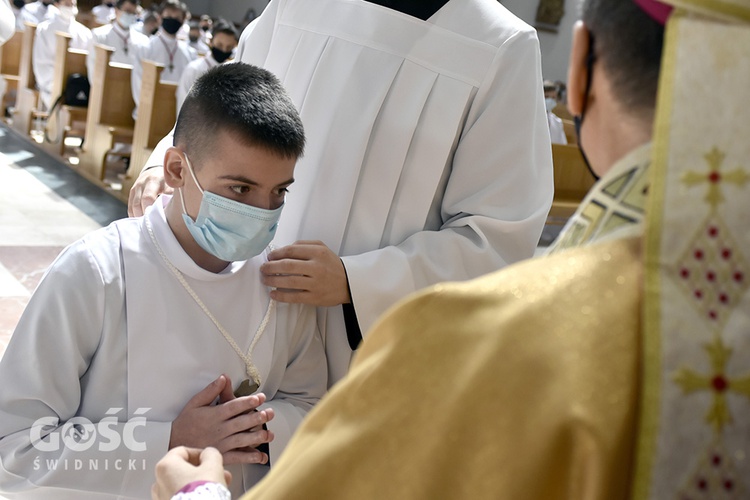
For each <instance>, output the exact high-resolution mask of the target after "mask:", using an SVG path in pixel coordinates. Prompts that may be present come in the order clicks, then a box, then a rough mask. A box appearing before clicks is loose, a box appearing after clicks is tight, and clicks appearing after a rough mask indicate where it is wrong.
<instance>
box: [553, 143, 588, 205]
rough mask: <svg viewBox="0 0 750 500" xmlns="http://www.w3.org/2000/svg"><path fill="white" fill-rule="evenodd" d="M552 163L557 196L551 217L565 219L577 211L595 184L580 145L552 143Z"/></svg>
mask: <svg viewBox="0 0 750 500" xmlns="http://www.w3.org/2000/svg"><path fill="white" fill-rule="evenodd" d="M552 163H553V166H554V177H555V197H554V199H553V201H552V209H551V210H550V218H551V219H552V218H555V219H556V218H560V219H564V218H567V217H570V216H571V215H572V214H573V212H575V210H576V208H578V205H579V204H580V203H581V201H582V200H583V198H584V197H585V196H586V193H588V191H589V189H591V187H592V186H593V185H594V183H595V182H596V180H595V179H594V176H593V175H591V172H589V170H588V168H586V163H585V162H584V161H583V156H582V155H581V151H580V150H579V149H578V146H576V145H571V144H553V145H552Z"/></svg>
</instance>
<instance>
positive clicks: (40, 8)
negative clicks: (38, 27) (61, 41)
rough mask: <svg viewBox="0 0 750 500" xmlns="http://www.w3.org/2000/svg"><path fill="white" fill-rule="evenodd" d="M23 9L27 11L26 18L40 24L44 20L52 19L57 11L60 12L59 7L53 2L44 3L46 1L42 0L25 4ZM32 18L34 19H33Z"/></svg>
mask: <svg viewBox="0 0 750 500" xmlns="http://www.w3.org/2000/svg"><path fill="white" fill-rule="evenodd" d="M22 10H24V11H25V13H24V14H25V16H24V17H25V20H28V21H30V22H33V23H34V24H39V23H41V22H42V21H46V20H47V19H51V18H52V16H53V15H54V14H55V13H56V12H58V10H57V7H55V6H54V5H53V4H51V3H50V4H49V5H44V2H42V1H40V0H37V1H36V2H31V3H27V4H26V5H24V6H23V9H22ZM32 19H33V21H31V20H32Z"/></svg>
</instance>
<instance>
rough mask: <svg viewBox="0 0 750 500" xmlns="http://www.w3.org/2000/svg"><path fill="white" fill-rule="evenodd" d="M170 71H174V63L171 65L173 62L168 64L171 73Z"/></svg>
mask: <svg viewBox="0 0 750 500" xmlns="http://www.w3.org/2000/svg"><path fill="white" fill-rule="evenodd" d="M172 71H174V65H173V64H170V65H169V72H170V73H171V72H172Z"/></svg>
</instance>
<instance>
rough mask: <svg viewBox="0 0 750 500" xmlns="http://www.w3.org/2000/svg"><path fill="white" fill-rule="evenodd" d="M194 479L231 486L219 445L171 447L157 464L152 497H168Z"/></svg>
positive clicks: (161, 499)
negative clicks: (215, 446)
mask: <svg viewBox="0 0 750 500" xmlns="http://www.w3.org/2000/svg"><path fill="white" fill-rule="evenodd" d="M193 481H210V482H212V483H219V484H223V485H224V486H229V483H230V482H231V481H232V474H231V473H230V472H229V471H226V470H224V467H223V465H222V459H221V453H219V452H218V450H216V448H206V449H205V450H200V449H197V448H185V447H184V446H178V447H177V448H174V449H172V450H170V451H169V452H168V453H167V454H166V455H165V456H164V458H162V459H161V460H159V463H157V464H156V483H154V485H153V486H151V498H152V500H169V499H170V498H172V497H173V496H174V495H175V493H177V492H178V491H180V490H181V489H182V488H184V487H185V486H186V485H188V484H190V483H192V482H193Z"/></svg>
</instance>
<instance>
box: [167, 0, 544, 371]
mask: <svg viewBox="0 0 750 500" xmlns="http://www.w3.org/2000/svg"><path fill="white" fill-rule="evenodd" d="M237 59H238V60H241V61H243V62H246V63H250V64H255V65H258V66H261V67H264V68H266V69H268V70H270V71H272V72H273V73H274V74H276V75H277V76H278V77H279V78H280V79H281V81H282V82H283V84H284V85H285V87H286V88H287V90H288V92H289V94H290V95H291V97H292V99H293V101H294V103H295V104H296V105H297V108H298V110H299V111H300V114H301V117H302V121H303V123H304V125H305V133H306V136H307V147H306V151H305V156H304V157H303V158H302V159H301V160H300V162H299V163H298V165H297V168H296V171H295V178H296V179H297V181H296V182H295V183H294V185H293V186H292V188H291V190H290V191H291V192H290V194H289V196H288V197H287V201H286V206H285V208H284V213H283V214H282V217H281V221H280V224H279V229H278V233H277V237H276V240H275V242H274V244H275V245H276V246H277V247H279V246H282V245H286V244H290V243H293V242H294V241H296V240H302V239H314V240H321V241H323V242H324V243H325V244H326V245H328V246H329V247H330V248H331V249H332V250H333V251H334V252H336V253H338V254H339V255H341V256H342V259H343V262H344V265H345V267H346V272H347V276H348V279H349V284H350V289H351V294H352V300H353V303H354V306H355V309H356V312H357V318H358V321H359V324H360V327H361V329H362V331H363V332H366V330H368V329H369V328H370V327H371V326H372V325H373V323H374V322H375V321H376V319H377V318H378V316H380V315H381V314H382V313H383V312H384V311H385V310H386V309H387V308H388V307H390V306H391V305H393V304H394V303H395V302H397V301H398V300H400V299H401V298H403V297H405V296H406V295H408V294H409V293H411V292H413V291H415V290H418V289H420V288H423V287H426V286H429V285H433V284H435V283H438V282H441V281H447V280H464V279H469V278H473V277H476V276H479V275H481V274H484V273H487V272H490V271H493V270H496V269H498V268H500V267H502V266H505V265H507V264H509V263H512V262H516V261H518V260H521V259H523V258H527V257H530V256H531V255H532V254H533V251H534V248H535V246H536V243H537V241H538V239H539V235H540V234H541V230H542V227H543V225H544V220H545V218H546V215H547V212H548V210H549V207H550V205H551V202H552V189H553V188H552V186H553V180H552V158H551V148H550V139H549V130H548V126H547V119H546V114H545V108H544V98H543V90H542V75H541V65H540V53H539V44H538V40H537V37H536V33H535V32H534V30H533V29H532V28H530V27H529V26H527V25H526V24H524V23H523V22H522V21H520V20H519V19H517V18H516V17H515V16H513V15H512V14H511V13H510V12H508V11H507V10H506V9H505V8H504V7H503V6H502V5H500V4H499V3H498V2H497V1H495V0H451V1H449V2H448V3H447V4H446V5H445V6H444V7H443V8H442V9H441V10H440V11H439V12H437V13H436V14H435V15H434V16H432V17H431V18H430V19H428V20H427V21H422V20H419V19H416V18H413V17H410V16H408V15H405V14H402V13H399V12H396V11H393V10H391V9H388V8H385V7H382V6H379V5H375V4H372V3H368V2H365V1H362V0H273V1H272V2H271V3H270V4H269V6H268V7H267V8H266V10H265V11H264V12H263V14H262V15H261V17H260V18H258V19H257V20H256V21H255V23H254V24H252V25H251V26H250V27H248V28H247V29H246V30H245V32H244V33H243V35H242V38H241V41H240V47H239V50H238V57H237ZM162 158H163V155H162ZM318 321H319V324H320V326H321V331H322V332H324V335H325V338H326V351H327V353H328V357H329V373H330V375H331V379H332V381H335V380H337V379H338V378H340V377H341V376H343V375H344V374H345V373H346V370H347V368H348V364H349V360H350V356H351V349H350V346H349V343H348V340H347V337H346V334H345V331H344V324H343V314H342V309H341V307H334V308H320V309H319V314H318Z"/></svg>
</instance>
